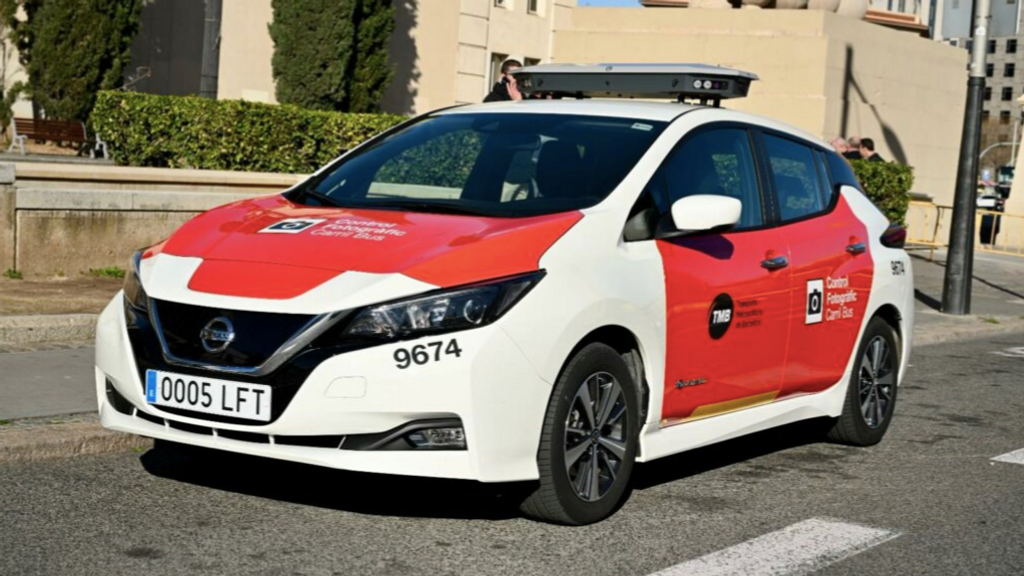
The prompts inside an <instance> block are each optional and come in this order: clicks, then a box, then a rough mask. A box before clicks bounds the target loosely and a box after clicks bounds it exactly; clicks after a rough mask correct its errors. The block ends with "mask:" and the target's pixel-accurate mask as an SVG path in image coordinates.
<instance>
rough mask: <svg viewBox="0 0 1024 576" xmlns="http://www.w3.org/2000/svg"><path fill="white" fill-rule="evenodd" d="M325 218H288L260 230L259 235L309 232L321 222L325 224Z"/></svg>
mask: <svg viewBox="0 0 1024 576" xmlns="http://www.w3.org/2000/svg"><path fill="white" fill-rule="evenodd" d="M326 221H327V219H326V218H288V219H285V220H281V221H280V222H275V223H274V224H271V225H270V226H267V227H266V228H264V229H263V230H260V231H259V233H260V234H298V233H299V232H302V231H304V230H309V229H310V228H312V227H313V226H316V225H317V224H319V223H321V222H326Z"/></svg>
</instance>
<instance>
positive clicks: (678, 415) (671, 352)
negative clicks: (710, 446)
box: [652, 125, 791, 425]
mask: <svg viewBox="0 0 1024 576" xmlns="http://www.w3.org/2000/svg"><path fill="white" fill-rule="evenodd" d="M753 148H754V147H753V141H752V135H751V133H750V132H749V131H748V130H747V128H746V127H744V126H737V125H727V126H723V127H711V128H704V129H701V130H700V131H699V132H696V133H692V134H690V135H688V136H687V137H686V138H685V139H684V140H683V141H682V143H681V144H680V146H679V147H677V149H676V150H675V151H674V152H673V153H672V155H671V156H670V157H669V159H668V160H667V161H666V163H665V165H664V166H663V167H662V170H661V171H660V172H659V175H658V176H656V185H655V186H653V187H652V188H654V189H656V190H657V189H658V187H659V186H660V187H661V188H662V189H663V190H664V194H663V197H664V198H665V199H666V200H667V201H666V202H664V203H663V204H664V205H663V206H662V208H663V210H664V209H667V208H668V206H670V205H671V202H672V201H675V200H678V199H680V198H682V197H684V196H688V195H693V194H720V195H726V196H731V197H734V198H737V199H739V200H740V201H741V202H742V203H743V214H742V217H741V220H740V223H739V225H738V226H737V227H736V228H735V229H734V230H732V231H729V232H727V233H723V234H708V235H701V236H692V237H682V238H675V239H668V240H657V243H658V249H659V251H660V253H661V256H662V261H663V263H664V268H665V282H666V300H667V326H666V359H665V382H664V402H663V407H662V424H663V425H670V424H674V423H678V422H683V421H686V420H693V419H697V418H704V417H709V416H714V415H717V414H721V413H724V412H729V411H733V410H739V409H742V408H746V407H749V406H754V405H757V404H764V403H768V402H771V401H772V400H774V399H775V397H776V395H777V394H778V392H779V389H780V386H781V384H782V375H783V361H784V358H785V356H786V345H787V342H788V338H789V325H790V323H789V320H788V317H789V311H790V306H791V303H790V298H791V272H790V270H789V269H788V268H787V267H786V266H785V263H786V261H787V260H788V258H789V257H790V254H789V247H788V245H787V243H786V240H785V238H784V237H783V235H782V234H781V233H780V232H779V231H778V230H777V229H775V228H771V227H770V226H768V224H769V223H768V221H767V220H766V218H765V205H764V201H763V195H762V182H761V178H760V177H759V171H758V168H757V163H756V162H755V157H754V154H753ZM659 179H660V181H659Z"/></svg>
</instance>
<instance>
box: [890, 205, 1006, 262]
mask: <svg viewBox="0 0 1024 576" xmlns="http://www.w3.org/2000/svg"><path fill="white" fill-rule="evenodd" d="M952 216H953V207H952V206H940V205H938V204H933V203H931V202H911V203H910V207H909V208H908V210H907V249H908V250H927V251H928V259H929V260H931V259H932V257H933V256H934V255H935V250H936V249H937V248H945V247H947V246H948V244H949V227H950V224H951V221H952ZM974 230H975V238H974V247H975V250H976V251H979V252H986V253H992V254H1008V255H1011V256H1021V257H1024V214H1007V213H1005V212H996V211H994V210H977V211H976V213H975V222H974Z"/></svg>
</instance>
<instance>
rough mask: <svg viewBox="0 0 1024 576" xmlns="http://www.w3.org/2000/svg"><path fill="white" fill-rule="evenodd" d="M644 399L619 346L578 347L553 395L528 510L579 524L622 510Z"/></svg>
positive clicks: (547, 519)
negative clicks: (618, 349) (617, 348)
mask: <svg viewBox="0 0 1024 576" xmlns="http://www.w3.org/2000/svg"><path fill="white" fill-rule="evenodd" d="M639 398H640V394H639V393H638V387H637V384H636V383H635V382H634V381H633V377H632V375H631V372H630V370H629V367H628V366H627V365H626V362H625V361H624V360H623V359H622V356H621V355H620V354H619V353H618V352H617V351H615V349H613V348H611V347H610V346H607V345H605V344H600V343H594V344H588V345H587V346H585V347H584V348H583V349H581V350H580V351H579V352H577V353H576V354H575V355H574V356H573V357H572V358H571V359H570V360H569V363H568V364H567V365H566V367H565V369H564V370H563V371H562V375H561V376H560V377H559V378H558V382H557V383H556V384H555V388H554V391H553V393H552V395H551V401H550V403H549V405H548V410H547V414H546V416H545V418H544V429H543V432H542V434H541V444H540V449H539V450H538V453H537V467H538V469H539V471H540V486H539V487H538V488H537V490H536V491H535V492H534V493H533V494H531V495H530V496H528V497H527V498H526V500H525V501H524V502H523V504H522V506H521V510H522V511H523V513H524V514H526V515H527V516H530V517H532V518H535V519H537V520H542V521H545V522H552V523H556V524H565V525H571V526H580V525H583V524H591V523H593V522H597V521H599V520H603V519H604V518H607V517H608V516H611V515H612V514H613V513H615V511H616V510H618V509H619V507H620V506H621V505H622V504H623V503H624V502H625V500H626V498H627V497H628V496H629V491H630V482H629V480H630V475H631V474H632V471H633V463H634V461H635V459H636V454H637V443H638V440H637V436H638V431H639V425H640V422H639V420H640V406H639Z"/></svg>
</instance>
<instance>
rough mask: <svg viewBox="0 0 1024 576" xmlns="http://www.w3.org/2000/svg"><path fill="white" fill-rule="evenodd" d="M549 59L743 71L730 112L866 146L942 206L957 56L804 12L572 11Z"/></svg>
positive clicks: (952, 148) (954, 128)
mask: <svg viewBox="0 0 1024 576" xmlns="http://www.w3.org/2000/svg"><path fill="white" fill-rule="evenodd" d="M554 60H555V61H560V62H602V61H620V62H649V61H672V60H675V61H694V62H705V63H709V64H720V65H724V66H731V67H736V68H741V69H745V70H750V71H752V72H755V73H757V74H758V75H760V77H761V81H760V82H755V83H754V85H753V87H752V89H751V93H750V96H749V97H748V98H746V99H744V100H739V101H735V102H730V103H729V106H730V107H733V108H736V109H740V110H745V111H750V112H754V113H757V114H763V115H766V116H771V117H773V118H777V119H780V120H782V121H785V122H788V123H790V124H794V125H796V126H799V127H800V128H803V129H804V130H807V131H809V132H811V133H812V134H818V135H821V136H822V137H823V138H825V139H826V140H827V139H830V138H832V137H835V136H852V135H859V136H864V137H871V138H873V139H874V140H875V141H876V142H877V143H878V145H879V152H880V153H881V154H882V155H883V156H884V157H885V158H886V159H889V160H896V161H898V162H902V163H905V164H909V165H911V166H914V168H915V169H916V176H917V178H916V184H915V190H916V191H919V192H923V193H926V194H929V195H931V196H933V197H934V198H935V199H936V201H939V202H946V201H948V200H951V199H952V194H953V182H954V179H955V177H956V160H957V154H958V152H959V146H960V130H961V127H962V118H963V116H962V112H963V110H964V103H965V96H966V72H965V69H966V65H967V54H966V53H965V52H964V51H963V50H959V49H957V48H953V47H951V46H947V45H944V44H941V43H937V42H933V41H930V40H927V39H924V38H921V37H919V36H918V35H917V34H913V33H908V32H903V31H897V30H894V29H891V28H888V27H884V26H878V25H874V24H870V23H866V22H862V21H857V20H851V19H849V18H844V17H841V16H837V15H835V14H831V13H825V12H820V11H812V10H698V9H677V8H662V9H657V8H652V9H643V10H628V9H615V8H579V9H576V10H574V11H573V13H572V28H570V29H560V30H558V31H557V32H556V39H555V53H554Z"/></svg>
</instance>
